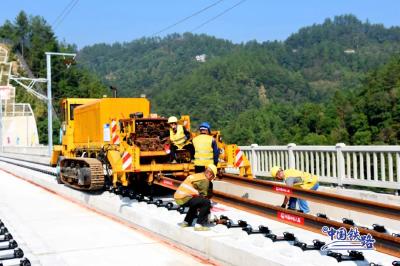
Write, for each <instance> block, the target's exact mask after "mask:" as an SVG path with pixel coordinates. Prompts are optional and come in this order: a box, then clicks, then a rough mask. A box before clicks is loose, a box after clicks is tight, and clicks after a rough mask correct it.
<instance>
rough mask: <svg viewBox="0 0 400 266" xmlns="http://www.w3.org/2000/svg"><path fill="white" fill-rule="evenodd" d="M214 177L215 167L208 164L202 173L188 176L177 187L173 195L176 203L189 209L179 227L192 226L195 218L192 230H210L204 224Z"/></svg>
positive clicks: (208, 211) (207, 213)
mask: <svg viewBox="0 0 400 266" xmlns="http://www.w3.org/2000/svg"><path fill="white" fill-rule="evenodd" d="M216 175H217V167H216V166H215V165H214V164H210V165H208V166H207V168H206V170H205V171H204V172H203V173H197V174H193V175H190V176H188V177H187V178H186V179H185V180H184V181H183V182H182V183H181V185H180V186H179V187H178V189H177V190H176V192H175V194H174V199H175V201H176V203H177V204H178V205H180V206H182V207H189V211H188V213H187V214H186V216H185V219H184V221H183V222H182V223H180V224H179V225H180V226H181V227H187V226H192V224H193V220H194V219H195V218H196V217H197V222H196V224H195V226H194V230H195V231H208V230H210V228H209V227H207V226H206V223H207V220H208V215H209V214H210V209H211V201H210V198H211V197H212V182H211V181H212V180H213V179H214V178H215V176H216ZM197 213H198V214H197Z"/></svg>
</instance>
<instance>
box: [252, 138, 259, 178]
mask: <svg viewBox="0 0 400 266" xmlns="http://www.w3.org/2000/svg"><path fill="white" fill-rule="evenodd" d="M255 147H258V144H256V143H253V144H251V145H250V149H251V171H252V172H253V174H254V175H256V174H257V172H258V167H257V165H258V160H257V154H256V151H255V149H254V148H255Z"/></svg>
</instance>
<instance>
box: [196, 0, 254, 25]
mask: <svg viewBox="0 0 400 266" xmlns="http://www.w3.org/2000/svg"><path fill="white" fill-rule="evenodd" d="M246 1H247V0H241V1H239V2H238V3H236V4H235V5H233V6H231V7H229V8H227V9H225V10H224V11H222V12H221V13H219V14H217V15H216V16H214V17H212V18H210V19H208V20H207V21H205V22H203V23H202V24H200V25H198V26H196V27H195V28H193V29H192V30H190V32H194V31H196V30H198V29H200V28H201V27H203V26H204V25H206V24H208V23H210V22H211V21H213V20H216V19H217V18H219V17H221V16H222V15H224V14H225V13H227V12H229V11H231V10H232V9H234V8H235V7H237V6H239V5H241V4H243V3H244V2H246Z"/></svg>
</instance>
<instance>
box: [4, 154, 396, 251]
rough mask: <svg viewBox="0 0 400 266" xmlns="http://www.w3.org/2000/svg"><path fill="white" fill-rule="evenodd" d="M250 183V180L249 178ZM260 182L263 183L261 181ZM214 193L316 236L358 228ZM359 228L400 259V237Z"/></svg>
mask: <svg viewBox="0 0 400 266" xmlns="http://www.w3.org/2000/svg"><path fill="white" fill-rule="evenodd" d="M0 161H3V162H6V163H11V164H14V165H17V166H21V167H25V168H28V169H31V170H35V171H40V172H43V173H46V174H51V175H55V173H52V172H49V171H46V170H43V169H38V168H34V167H31V166H27V165H23V164H19V163H15V162H10V161H6V160H1V159H0ZM235 178H236V177H235ZM238 179H242V178H240V177H238ZM246 180H248V179H246ZM252 181H254V180H252ZM257 181H260V180H257ZM181 182H182V181H181V180H176V179H172V178H168V177H165V176H161V175H159V176H157V177H156V179H155V180H154V183H155V184H157V185H160V186H163V187H167V188H170V189H173V190H176V188H177V187H178V186H179V185H180V184H181ZM263 182H266V181H263ZM270 183H272V182H270ZM274 185H276V184H274ZM282 187H284V188H291V187H286V186H282ZM304 191H307V190H304ZM213 194H214V197H213V200H214V201H215V202H218V203H222V204H225V205H227V206H231V207H234V208H237V209H241V210H244V211H246V212H250V213H253V214H257V215H260V216H263V217H266V218H269V219H273V220H277V221H279V222H282V223H286V224H290V225H294V226H296V227H300V228H303V229H306V230H308V231H312V232H316V233H320V234H322V232H321V228H322V227H323V226H329V227H334V228H340V227H344V228H347V229H350V228H351V227H354V226H351V225H348V224H344V223H341V222H337V221H333V220H329V219H325V218H321V217H316V216H312V215H309V214H304V213H299V212H297V211H292V210H287V209H284V208H280V207H277V206H273V205H271V204H267V203H263V202H259V201H255V200H251V199H245V198H241V197H238V196H234V195H230V194H227V193H224V192H220V191H217V190H214V191H213ZM326 194H328V195H331V194H329V193H326ZM293 196H294V195H293ZM342 207H343V206H342ZM358 229H359V232H360V233H361V234H364V235H365V234H370V235H371V236H373V237H374V239H375V240H376V242H375V247H376V249H377V250H378V251H380V252H382V253H386V254H389V255H392V256H397V257H399V256H400V238H399V237H396V236H392V235H389V234H385V233H379V232H377V231H374V230H372V229H368V228H364V227H359V228H358Z"/></svg>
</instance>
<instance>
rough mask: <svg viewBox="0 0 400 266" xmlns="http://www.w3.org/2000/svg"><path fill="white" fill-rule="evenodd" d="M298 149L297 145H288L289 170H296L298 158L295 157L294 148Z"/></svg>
mask: <svg viewBox="0 0 400 266" xmlns="http://www.w3.org/2000/svg"><path fill="white" fill-rule="evenodd" d="M294 147H296V144H295V143H289V144H288V145H287V148H288V153H289V168H296V158H295V157H294V152H293V148H294Z"/></svg>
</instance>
